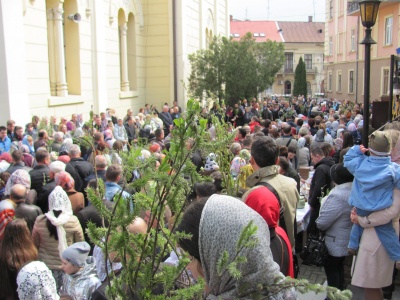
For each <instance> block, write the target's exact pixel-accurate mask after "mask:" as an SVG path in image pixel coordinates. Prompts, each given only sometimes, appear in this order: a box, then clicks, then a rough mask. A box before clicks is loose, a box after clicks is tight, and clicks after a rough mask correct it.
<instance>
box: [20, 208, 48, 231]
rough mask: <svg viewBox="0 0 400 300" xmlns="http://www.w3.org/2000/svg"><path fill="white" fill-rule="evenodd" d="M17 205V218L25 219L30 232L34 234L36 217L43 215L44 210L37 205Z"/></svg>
mask: <svg viewBox="0 0 400 300" xmlns="http://www.w3.org/2000/svg"><path fill="white" fill-rule="evenodd" d="M16 204H17V207H16V208H15V217H17V218H19V219H25V221H26V223H27V224H28V228H29V230H30V231H31V232H32V229H33V225H34V224H35V220H36V217H37V216H39V215H41V214H42V210H41V209H40V207H38V206H36V205H32V204H26V203H25V202H19V203H16Z"/></svg>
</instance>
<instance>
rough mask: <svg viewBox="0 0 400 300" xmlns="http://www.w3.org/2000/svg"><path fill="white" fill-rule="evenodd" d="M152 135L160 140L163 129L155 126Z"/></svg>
mask: <svg viewBox="0 0 400 300" xmlns="http://www.w3.org/2000/svg"><path fill="white" fill-rule="evenodd" d="M154 135H155V136H156V139H158V140H162V139H163V138H164V131H163V130H162V129H161V128H157V129H156V131H154Z"/></svg>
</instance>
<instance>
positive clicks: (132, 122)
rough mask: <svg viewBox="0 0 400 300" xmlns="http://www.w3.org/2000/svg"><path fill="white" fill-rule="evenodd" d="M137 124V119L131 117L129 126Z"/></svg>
mask: <svg viewBox="0 0 400 300" xmlns="http://www.w3.org/2000/svg"><path fill="white" fill-rule="evenodd" d="M135 123H136V121H135V118H134V117H132V116H130V117H129V118H128V124H129V125H133V124H135Z"/></svg>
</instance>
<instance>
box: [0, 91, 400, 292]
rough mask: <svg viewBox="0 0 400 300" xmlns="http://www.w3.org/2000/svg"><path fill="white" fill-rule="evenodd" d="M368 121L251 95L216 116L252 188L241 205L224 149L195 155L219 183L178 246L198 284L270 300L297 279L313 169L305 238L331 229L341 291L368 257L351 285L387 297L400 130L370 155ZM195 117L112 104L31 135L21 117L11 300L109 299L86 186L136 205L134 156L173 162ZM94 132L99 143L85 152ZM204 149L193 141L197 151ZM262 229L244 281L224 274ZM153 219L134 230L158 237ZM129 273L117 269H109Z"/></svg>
mask: <svg viewBox="0 0 400 300" xmlns="http://www.w3.org/2000/svg"><path fill="white" fill-rule="evenodd" d="M369 112H370V111H369V108H367V112H366V113H365V109H364V108H363V107H362V106H359V105H358V104H356V103H351V102H349V101H343V102H338V101H332V100H325V101H322V100H321V101H320V100H318V101H317V100H311V99H306V98H303V97H298V98H293V99H291V100H290V101H289V100H285V99H279V98H264V99H263V100H256V99H252V100H251V101H247V100H246V99H244V100H243V101H239V102H238V103H235V105H234V106H233V107H230V106H225V105H221V106H220V105H218V104H214V106H213V107H212V108H211V109H210V110H208V109H207V108H204V109H203V111H202V113H201V115H202V116H203V117H205V118H207V119H208V120H209V122H208V126H209V127H208V133H209V139H210V140H214V139H216V138H217V137H216V129H215V126H217V125H215V124H213V122H214V121H215V120H216V118H217V119H219V120H220V121H224V122H226V123H228V124H229V129H228V130H229V131H231V132H235V138H234V141H232V144H231V145H230V147H229V150H230V152H231V160H230V162H231V165H230V174H229V175H230V176H231V177H232V179H233V180H234V181H235V182H237V185H238V187H239V189H238V190H239V193H238V195H235V196H237V197H236V198H234V197H231V196H227V195H223V192H224V190H223V188H224V187H223V184H222V181H221V178H222V176H221V170H220V169H219V166H218V159H217V157H216V154H215V153H204V152H195V153H193V155H192V156H191V161H192V162H193V164H194V165H195V167H196V170H197V172H200V173H202V175H204V176H210V177H211V178H213V179H214V180H213V182H212V183H210V182H203V183H198V184H196V185H195V186H194V187H193V191H194V192H193V194H191V195H190V196H189V197H190V198H191V200H192V203H191V204H190V205H189V206H188V207H187V208H186V211H185V213H184V216H183V219H182V222H181V223H180V225H179V228H178V231H184V232H186V233H190V234H192V238H191V239H184V238H182V239H181V240H180V242H179V246H180V247H181V248H182V249H183V250H185V251H186V252H188V253H189V255H190V256H191V257H192V258H193V260H192V262H191V263H190V265H189V266H188V267H187V268H188V271H189V273H190V277H191V279H190V280H191V281H193V282H196V281H197V279H198V277H199V276H200V277H204V278H205V280H206V285H207V287H208V288H209V290H208V291H207V295H213V296H215V297H222V298H224V299H233V298H243V299H247V297H249V295H251V294H252V293H254V292H256V291H254V290H252V288H251V287H256V286H257V284H258V283H259V284H261V286H263V287H265V291H264V292H263V289H261V291H260V290H257V292H258V293H261V295H268V289H267V288H266V287H267V286H268V285H270V284H273V283H274V282H276V276H282V275H284V276H290V277H293V278H294V277H296V276H297V271H298V269H297V267H298V265H297V253H298V252H299V250H301V245H300V247H298V244H299V243H300V244H301V239H300V238H299V237H298V233H297V227H298V226H297V221H296V209H297V205H298V202H299V199H300V193H302V191H303V190H302V189H301V186H303V185H305V184H307V179H308V178H307V177H304V178H302V177H301V176H300V175H299V174H300V173H301V170H310V169H311V170H313V172H314V174H313V176H312V179H311V182H310V186H309V190H308V192H307V195H306V196H307V202H308V204H309V206H310V219H309V222H308V226H307V228H306V231H307V233H308V234H313V233H316V232H318V231H323V232H325V243H326V246H327V248H328V252H329V256H328V259H327V261H326V263H325V266H324V269H325V272H326V275H327V281H328V285H329V286H333V287H336V288H338V289H340V290H343V289H345V288H346V286H345V270H344V260H345V258H346V257H347V256H348V255H349V254H350V255H354V254H357V256H358V259H357V260H356V263H355V271H354V273H353V277H352V283H353V284H354V285H356V286H359V287H362V288H365V289H366V291H367V292H366V299H382V288H384V287H386V286H390V285H391V284H392V272H391V271H392V270H393V271H394V270H395V262H396V266H399V267H400V250H399V249H400V243H399V242H398V227H399V226H398V225H399V212H400V207H399V205H400V190H399V189H400V183H399V180H398V178H400V176H399V175H398V174H399V173H398V167H397V164H399V163H400V151H399V150H400V141H399V136H400V124H399V123H398V122H393V123H391V124H388V125H387V126H386V128H385V130H384V131H376V132H375V133H374V134H373V135H372V137H371V142H370V148H369V149H366V148H364V147H363V146H362V145H360V143H361V137H362V127H363V118H364V117H365V115H368V117H369V114H370V113H369ZM184 116H185V114H184V112H183V111H182V109H181V108H180V107H179V106H178V105H177V103H176V102H174V104H173V106H172V107H169V106H168V104H167V103H166V104H165V105H164V106H163V108H162V110H161V111H158V110H157V109H156V108H155V107H153V106H150V105H147V104H146V105H145V107H144V108H141V109H140V110H139V112H138V114H137V115H136V116H134V113H133V111H132V110H131V109H129V110H128V111H127V114H126V116H124V117H118V116H117V115H116V113H115V111H114V110H113V109H107V111H106V112H105V113H100V114H99V115H94V116H93V120H92V122H86V123H85V122H84V120H83V118H82V116H81V115H75V114H74V115H72V117H71V119H70V120H68V119H67V118H64V117H63V118H61V119H60V123H58V122H57V119H56V118H54V117H51V118H50V121H49V122H48V121H47V119H46V118H44V119H42V120H40V118H39V117H37V116H34V117H33V118H32V122H30V123H28V124H26V125H25V129H24V128H23V127H22V126H19V125H16V124H15V122H14V121H13V120H8V121H7V124H6V125H7V126H0V179H1V181H0V197H1V199H2V201H1V202H0V290H1V291H3V293H2V295H0V299H3V298H4V299H18V298H19V299H59V297H61V298H64V299H71V298H72V299H106V296H105V293H104V284H103V283H104V281H105V278H106V268H105V266H104V254H103V253H102V250H101V248H99V247H98V246H96V245H95V244H94V243H93V241H91V240H90V238H89V237H88V235H87V232H86V229H87V227H88V225H87V224H88V222H89V221H91V222H92V223H94V224H95V225H96V226H98V227H102V226H104V224H103V222H102V219H101V217H100V214H99V213H98V212H97V211H96V209H95V207H94V206H92V205H90V203H89V201H88V199H87V195H86V188H87V187H96V186H97V184H98V180H102V181H103V182H104V186H105V195H104V199H103V201H104V204H105V205H106V206H107V207H108V208H110V209H111V208H112V206H113V198H114V196H115V195H116V194H119V193H122V196H123V197H124V198H126V199H127V198H131V197H132V193H133V192H134V191H129V190H123V188H122V186H123V185H124V181H125V178H123V176H122V168H123V160H122V158H121V156H120V153H121V151H128V150H129V149H130V148H131V147H141V153H142V157H143V158H148V157H150V156H155V157H156V159H157V160H158V162H159V163H161V161H162V159H163V152H164V151H168V149H169V141H170V135H171V131H172V130H173V127H174V119H177V118H180V117H184ZM213 117H216V118H213ZM214 123H215V122H214ZM87 132H89V133H90V134H91V135H92V137H93V141H94V148H91V147H85V145H84V144H80V145H79V144H77V143H76V141H77V139H78V138H80V137H82V136H83V135H84V134H86V133H87ZM192 146H193V144H191V143H190V141H189V142H188V145H187V147H188V148H190V147H192ZM368 150H369V152H370V156H367V155H366V152H367V151H368ZM361 160H362V161H363V164H365V166H363V168H362V169H360V168H359V166H360V165H361V162H360V161H361ZM371 166H374V167H375V169H374V168H372V167H371ZM382 168H384V171H382ZM370 170H374V171H373V174H372V173H371V172H369V171H370ZM135 172H137V173H140V170H139V171H137V170H136V171H135ZM133 175H134V176H135V174H133ZM136 175H137V176H138V177H139V176H140V174H136ZM238 198H240V199H238ZM322 199H323V200H322ZM365 199H367V200H368V202H366V200H365ZM375 199H377V200H375ZM379 201H380V202H379ZM353 206H354V207H356V208H357V210H356V211H355V210H352V207H353ZM251 220H253V221H254V223H255V224H256V225H257V227H258V231H257V238H258V240H259V244H258V245H257V246H256V247H254V248H252V249H250V250H249V251H246V253H245V255H246V258H247V262H246V263H245V264H243V265H242V266H241V267H240V271H241V272H242V274H243V275H244V276H242V277H240V278H238V279H232V278H229V274H228V273H227V274H225V275H224V276H225V277H223V278H219V277H218V274H217V271H216V265H217V262H218V259H219V256H218V255H219V254H220V253H222V252H223V251H224V250H227V251H228V253H229V254H233V253H234V251H235V249H236V248H235V247H236V241H237V240H238V239H239V237H240V234H241V231H242V230H243V229H244V228H245V227H246V225H247V224H248V223H249V221H251ZM146 221H147V220H146V219H145V218H144V219H141V218H139V217H138V218H137V219H135V220H134V222H133V223H132V224H131V225H132V226H130V227H129V231H130V232H132V233H134V234H146V232H147V231H148V230H147V228H148V224H147V223H146ZM352 222H353V223H354V225H352ZM352 227H353V229H352ZM362 228H365V229H364V230H362ZM374 228H377V229H376V231H375V230H374ZM367 241H369V242H367ZM371 241H373V242H371ZM296 246H297V247H296ZM370 248H373V249H375V250H374V251H372V250H371V249H370ZM369 250H371V251H369ZM171 256H172V254H171ZM120 268H121V264H118V263H113V264H112V268H108V269H112V270H113V271H118V270H119V269H120ZM366 270H368V272H366ZM371 270H373V271H371ZM388 271H389V272H388ZM376 274H380V275H381V276H376ZM389 290H390V288H389ZM263 293H264V294H263ZM270 299H296V292H295V291H294V289H291V288H286V289H282V291H280V292H278V293H276V294H274V295H273V296H271V297H270Z"/></svg>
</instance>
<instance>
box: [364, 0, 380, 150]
mask: <svg viewBox="0 0 400 300" xmlns="http://www.w3.org/2000/svg"><path fill="white" fill-rule="evenodd" d="M380 3H381V1H377V0H363V1H360V2H359V5H360V15H361V23H362V24H363V26H364V27H365V38H364V39H363V40H362V42H361V43H360V44H363V45H365V59H364V118H363V119H364V124H363V130H362V143H363V145H364V147H366V148H368V129H369V89H370V87H369V83H370V73H371V45H372V44H376V42H375V41H374V40H373V39H372V37H371V31H372V29H371V27H372V26H374V25H375V22H376V17H377V16H378V9H379V4H380Z"/></svg>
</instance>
